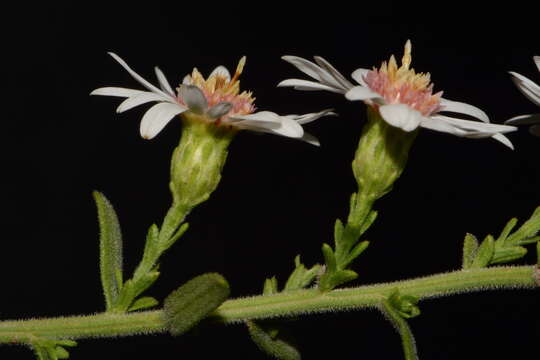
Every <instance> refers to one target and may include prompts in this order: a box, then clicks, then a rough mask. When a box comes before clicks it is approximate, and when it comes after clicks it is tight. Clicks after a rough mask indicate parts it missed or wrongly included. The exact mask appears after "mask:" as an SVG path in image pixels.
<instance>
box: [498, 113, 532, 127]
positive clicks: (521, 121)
mask: <svg viewBox="0 0 540 360" xmlns="http://www.w3.org/2000/svg"><path fill="white" fill-rule="evenodd" d="M504 123H505V124H511V125H531V124H540V114H528V115H519V116H515V117H513V118H511V119H508V120H506V121H505V122H504Z"/></svg>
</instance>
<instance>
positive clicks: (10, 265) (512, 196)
mask: <svg viewBox="0 0 540 360" xmlns="http://www.w3.org/2000/svg"><path fill="white" fill-rule="evenodd" d="M291 4H292V3H291ZM334 5H335V4H334ZM291 6H292V5H289V6H286V5H277V4H272V5H270V4H261V3H251V4H248V5H243V4H239V3H227V4H221V5H219V6H217V7H216V6H214V5H212V4H210V3H200V4H195V5H194V4H191V5H187V4H185V3H182V2H174V3H152V4H150V3H147V4H145V5H137V4H136V3H135V2H130V3H126V4H120V3H114V2H110V3H108V4H103V5H102V4H100V3H95V2H92V3H82V2H81V3H77V4H61V5H60V4H54V3H53V4H52V5H51V4H48V5H47V6H41V7H37V8H36V7H35V6H34V5H32V6H30V5H29V4H21V5H20V6H19V9H18V10H16V11H11V12H7V13H4V16H7V17H9V18H10V19H8V20H13V21H12V22H10V24H9V25H8V27H7V28H6V30H5V31H4V35H5V39H6V41H5V42H4V49H7V50H6V51H5V53H4V55H3V57H4V58H5V59H7V60H9V65H7V66H5V69H6V70H7V71H6V75H5V77H4V81H6V80H7V83H6V82H4V83H5V84H7V85H5V88H6V89H7V90H8V92H9V94H8V96H7V97H4V101H5V102H4V104H3V105H4V106H3V110H4V111H3V113H4V119H3V125H4V128H3V131H4V138H3V144H4V146H5V150H4V152H3V156H2V159H3V179H4V181H6V183H5V185H4V187H3V188H4V193H5V196H4V197H3V199H4V201H3V204H2V205H3V208H4V209H5V212H6V214H7V215H6V216H5V217H4V220H3V226H2V227H3V229H5V232H4V234H5V235H4V236H3V239H2V251H1V253H0V257H1V259H0V260H1V261H0V274H2V290H1V296H0V318H1V319H15V318H27V317H50V316H57V315H70V314H88V313H94V312H99V311H101V310H103V305H102V303H103V300H102V294H101V290H100V283H99V275H98V263H97V261H98V243H97V239H98V228H97V221H96V215H95V206H94V204H93V200H92V197H91V191H92V190H94V189H98V190H100V191H102V192H104V193H105V194H106V195H107V196H108V197H109V199H110V200H111V201H112V203H113V204H115V207H116V209H117V211H118V214H119V217H120V220H121V222H122V224H123V232H124V236H125V250H126V254H125V267H126V272H127V274H130V273H131V271H132V270H133V268H134V267H135V266H136V264H137V262H138V260H139V258H140V255H141V252H142V246H143V239H144V235H145V232H146V229H147V228H148V226H149V225H150V224H151V223H153V222H159V221H160V220H161V219H162V216H163V214H164V213H165V211H166V210H167V208H168V205H169V201H170V195H169V192H168V188H167V182H168V166H169V159H170V154H171V152H172V149H173V148H174V146H175V145H176V143H177V141H178V138H179V135H180V131H181V126H180V124H179V122H172V123H171V124H169V125H168V126H167V127H166V128H165V130H164V131H163V132H162V133H160V134H159V135H158V136H157V137H156V138H155V139H153V140H151V141H146V140H143V139H141V138H140V137H139V133H138V125H139V120H140V118H141V117H142V114H143V113H144V111H145V110H146V107H145V106H141V107H139V108H136V109H133V110H130V111H128V112H126V113H123V114H116V113H115V111H114V110H115V108H116V106H117V105H118V103H119V101H118V99H115V98H107V97H90V96H88V94H89V92H90V91H91V90H93V89H95V88H97V87H102V86H123V87H128V88H140V86H139V84H138V83H136V82H135V81H134V80H133V79H132V78H130V76H129V75H128V74H127V73H126V72H125V71H124V70H123V69H122V68H121V67H120V66H119V65H118V64H117V63H115V62H114V61H113V60H112V58H110V57H109V56H108V55H107V54H106V51H114V52H116V53H117V54H119V55H120V56H122V57H123V58H124V59H125V60H126V61H127V62H128V64H130V65H131V66H132V67H133V68H134V69H135V70H136V71H137V72H138V73H139V74H141V75H142V76H143V77H145V78H146V79H148V80H150V81H151V82H153V83H156V81H155V78H154V74H153V66H155V65H158V66H159V67H160V68H161V69H162V70H163V71H164V72H165V74H166V75H167V77H168V78H169V81H170V82H171V83H173V84H174V83H177V82H179V81H181V78H182V77H183V76H184V75H185V74H187V73H189V72H191V69H192V68H193V67H194V66H196V67H198V69H199V70H201V72H202V73H203V74H206V75H207V74H208V73H209V72H210V71H211V70H212V69H213V68H214V67H215V66H217V65H220V64H223V65H225V66H227V67H228V68H229V69H234V67H235V66H236V64H237V61H238V59H239V58H240V57H241V56H242V55H247V66H246V68H245V71H244V74H243V76H242V82H241V84H242V88H243V89H250V90H252V91H253V92H254V94H255V96H256V98H257V100H256V104H257V107H258V108H259V109H260V110H271V111H274V112H276V113H279V114H290V113H308V112H314V111H318V110H320V109H323V108H327V107H333V108H335V109H336V111H337V112H338V113H339V114H340V116H339V117H336V118H323V119H321V120H319V121H317V122H314V123H312V124H309V125H307V126H306V127H305V128H306V130H307V131H308V132H311V133H312V134H314V135H316V136H317V137H318V138H319V139H320V141H321V143H322V146H321V147H320V148H316V147H313V146H310V145H308V144H305V143H302V142H299V141H294V140H291V139H287V138H282V137H277V136H271V135H257V134H253V133H250V132H242V133H240V134H239V135H238V136H237V137H236V138H235V140H234V141H233V143H232V145H231V147H230V156H229V159H228V161H227V164H226V167H225V170H224V173H223V180H222V182H221V185H220V186H219V188H218V190H217V191H216V192H215V193H214V194H213V195H212V197H211V199H210V200H209V201H208V202H206V203H204V204H203V205H201V206H199V207H198V208H197V209H196V210H195V211H193V213H192V214H191V215H190V216H189V219H188V220H189V222H190V225H191V228H190V230H189V232H188V233H187V234H186V235H185V236H184V237H183V239H182V241H180V242H179V243H178V244H176V245H175V246H174V247H173V248H172V249H171V250H170V251H169V252H168V254H166V255H165V257H164V258H163V260H162V268H161V269H162V276H161V277H160V279H159V281H158V282H157V283H156V284H155V286H154V287H153V288H152V289H151V290H150V291H149V293H148V294H149V295H152V296H155V297H157V298H158V299H160V300H162V299H164V298H165V297H166V296H167V294H168V293H169V292H170V291H172V290H173V289H175V288H176V287H178V286H179V285H180V284H182V283H183V282H185V281H186V280H188V279H189V278H191V277H193V276H195V275H198V274H201V273H205V272H212V271H217V272H220V273H221V274H223V275H224V276H225V277H226V278H227V279H228V280H229V282H230V284H231V287H232V296H233V297H239V296H247V295H253V294H257V293H259V292H260V291H261V287H262V283H263V280H264V278H265V277H269V276H272V275H276V276H277V277H278V278H279V279H280V280H281V281H283V280H284V279H285V278H286V276H287V275H288V274H289V273H290V271H291V270H292V262H293V258H294V256H295V255H297V254H302V259H303V261H304V262H305V263H306V264H308V265H311V264H313V263H315V262H320V261H322V260H321V255H320V250H319V249H320V246H321V244H322V243H323V242H331V233H332V227H333V223H334V221H335V219H336V218H344V217H345V216H346V214H347V202H348V198H349V196H350V194H351V193H352V192H353V191H355V183H354V180H353V178H352V174H351V171H350V161H351V159H352V156H353V152H354V150H355V147H356V143H357V141H358V136H359V132H360V130H361V127H362V125H363V123H364V121H365V106H364V105H363V104H361V103H351V102H348V101H346V100H345V99H344V98H343V97H342V96H340V95H336V94H331V93H304V92H298V91H294V90H292V89H288V88H285V89H283V88H275V85H276V84H277V83H278V82H279V81H281V80H283V79H286V78H290V77H302V78H305V77H304V76H303V75H301V73H300V72H299V71H297V70H296V69H295V68H293V67H292V66H291V65H289V64H287V63H285V62H284V61H282V60H280V57H281V56H282V55H285V54H289V55H297V56H302V57H305V58H311V57H312V56H313V55H321V56H323V57H325V58H326V59H327V60H329V61H330V62H331V63H332V64H333V65H334V66H335V67H336V68H338V69H340V70H341V71H342V72H343V74H345V75H348V74H350V73H351V72H352V71H353V70H355V69H356V68H358V67H368V68H369V67H371V66H379V65H380V62H381V61H382V60H386V59H388V57H389V56H390V55H391V54H392V53H394V54H396V55H398V57H400V56H401V54H402V49H403V44H404V43H405V41H406V40H407V39H411V40H412V42H413V67H414V68H415V69H416V70H418V71H422V72H426V71H429V72H431V74H432V78H433V81H434V83H435V90H436V91H438V90H444V96H445V97H446V98H449V99H452V100H457V101H464V102H467V103H470V104H474V105H476V106H478V107H480V108H482V109H484V110H485V111H486V112H487V113H488V114H489V115H490V117H491V120H492V121H493V122H495V123H500V122H502V121H504V120H506V119H508V118H510V117H512V116H515V115H520V114H526V113H532V112H537V111H538V108H537V107H536V106H535V105H534V104H532V103H530V102H529V101H528V100H527V99H526V98H524V97H523V96H522V95H521V94H520V93H519V92H518V91H517V89H516V88H515V87H514V85H513V84H512V82H511V81H510V77H509V75H508V73H507V71H508V70H514V71H517V72H519V73H521V74H523V75H525V76H527V77H529V78H531V79H533V80H535V81H540V74H538V72H537V70H536V68H535V66H534V63H533V61H532V56H533V55H536V54H540V48H539V47H538V39H537V36H538V32H537V31H536V28H535V24H534V23H531V22H528V21H526V20H525V19H523V18H521V17H518V16H512V11H515V12H517V11H519V12H520V13H526V12H527V9H526V8H520V7H519V5H514V7H513V9H514V10H512V11H508V14H507V15H508V16H506V17H505V16H500V17H493V16H487V15H486V14H485V13H480V12H479V13H478V14H476V13H469V12H465V11H461V10H460V9H457V11H455V14H454V13H452V12H451V11H449V9H448V8H446V7H444V6H443V7H441V8H439V9H434V8H432V9H428V10H427V11H423V12H416V11H413V10H411V9H408V10H407V11H402V10H401V9H397V8H396V7H394V6H393V5H392V3H388V2H387V3H385V4H384V5H380V4H379V5H376V4H373V5H367V4H362V6H361V7H360V8H358V9H356V8H352V7H346V6H343V7H337V6H335V7H332V10H330V7H329V4H324V5H320V7H319V5H315V4H311V5H310V6H306V7H304V8H303V11H302V12H299V11H294V12H293V11H292V9H291ZM492 10H493V9H492ZM500 10H505V9H500ZM465 14H466V15H467V16H465ZM503 15H504V14H503ZM464 16H465V17H464ZM443 19H444V20H443ZM510 19H513V20H510ZM4 24H6V23H5V22H4ZM509 137H510V139H511V140H512V141H513V143H514V145H515V147H516V150H515V151H513V152H512V151H510V150H508V149H506V148H505V147H504V146H503V145H501V144H500V143H498V142H496V141H493V140H490V139H484V140H471V139H463V138H457V137H453V136H450V135H446V134H440V133H434V132H431V131H428V130H425V131H422V132H421V134H420V136H419V137H418V139H417V140H416V143H415V144H414V146H413V149H412V151H411V154H410V161H409V165H408V167H407V169H406V171H405V173H404V174H403V176H402V177H401V178H400V180H399V181H398V182H397V183H396V185H395V189H394V191H393V192H392V193H390V194H389V195H387V196H386V197H385V198H383V199H382V200H380V201H379V202H378V203H377V205H376V207H377V209H379V210H381V212H380V217H379V219H378V221H377V222H376V224H375V225H374V226H373V227H372V229H371V230H370V231H369V233H368V234H367V238H368V239H369V240H371V241H372V245H371V246H370V248H369V250H368V251H367V252H366V253H365V254H364V255H363V256H362V257H361V258H360V259H359V260H358V261H357V263H356V265H355V270H357V272H358V273H359V274H360V278H359V279H358V280H357V282H356V284H369V283H374V282H385V281H392V280H398V279H407V278H411V277H417V276H422V275H428V274H432V273H440V272H445V271H451V270H455V269H458V268H459V266H460V257H461V245H462V239H463V236H464V234H465V232H471V233H473V234H476V235H477V236H478V237H483V236H485V235H486V234H488V233H493V234H498V233H499V231H500V230H501V228H502V227H503V226H504V224H505V223H506V221H507V220H508V219H509V218H511V217H513V216H516V217H518V218H520V219H525V218H527V217H528V216H529V215H530V214H531V213H532V211H533V210H534V208H535V207H536V206H538V205H539V204H540V186H539V184H540V163H539V161H538V155H539V154H540V139H539V138H535V137H533V136H531V135H529V134H528V132H527V131H526V129H525V128H522V129H520V130H519V131H518V132H516V133H513V134H511V135H510V136H509ZM535 259H536V257H535V254H534V251H532V249H531V251H530V254H528V255H527V256H526V258H525V260H524V261H523V263H533V262H534V261H535ZM539 301H540V292H538V291H531V290H526V291H525V290H516V291H508V290H505V291H496V292H495V291H491V292H485V293H481V294H468V295H463V296H455V297H451V298H442V299H436V300H430V301H426V302H422V304H421V309H422V315H421V316H420V317H417V318H415V319H412V320H411V321H410V324H411V326H412V329H413V331H414V332H415V335H416V339H417V344H418V349H419V354H420V357H421V358H423V359H456V358H473V357H479V356H482V358H493V359H505V358H506V357H507V356H510V354H514V355H515V356H516V357H517V358H525V357H526V356H527V354H529V353H532V352H533V351H536V349H537V342H538V336H539V334H540V321H539V320H538V318H539V316H540V312H539V306H538V304H539ZM286 325H287V327H288V328H290V330H291V331H293V333H295V334H296V337H297V341H298V343H299V344H300V348H301V349H302V353H303V355H304V358H306V359H314V358H318V357H321V355H322V354H331V353H334V354H335V356H334V357H336V358H340V359H358V358H366V359H367V358H382V359H386V358H392V359H398V358H400V357H401V349H400V341H399V338H398V336H397V334H396V333H395V332H394V330H393V329H392V327H391V326H390V325H389V324H388V323H387V322H385V321H384V319H383V318H382V316H381V315H380V314H378V313H377V312H375V311H361V312H346V313H335V314H327V315H317V316H309V317H304V318H302V319H301V321H297V322H290V323H289V322H288V323H287V324H286ZM216 351H219V354H220V355H219V356H220V357H226V358H239V359H264V358H265V356H264V355H263V354H262V353H260V352H259V351H258V350H257V348H256V347H255V345H253V344H252V343H251V342H250V340H249V338H248V335H247V332H246V330H245V329H244V327H243V326H240V325H234V326H220V327H213V328H204V329H201V331H197V332H192V333H190V334H187V335H185V336H182V337H180V338H171V337H169V336H146V337H132V338H123V339H115V340H114V341H113V340H110V339H98V340H85V341H80V343H79V346H78V347H77V348H75V349H74V350H73V351H72V358H73V359H94V358H95V357H96V356H103V357H106V358H124V357H127V356H131V358H133V359H145V358H147V357H151V358H184V359H196V358H204V357H211V356H214V354H215V352H216ZM511 351H514V353H512V352H511ZM0 354H1V355H0V356H1V358H2V359H8V358H9V359H29V358H31V356H32V355H31V354H30V352H29V351H28V350H27V349H24V348H20V347H2V348H1V349H0Z"/></svg>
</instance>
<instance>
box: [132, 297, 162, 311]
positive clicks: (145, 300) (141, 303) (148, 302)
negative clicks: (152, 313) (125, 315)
mask: <svg viewBox="0 0 540 360" xmlns="http://www.w3.org/2000/svg"><path fill="white" fill-rule="evenodd" d="M158 304H159V301H157V300H156V299H154V298H153V297H150V296H145V297H142V298H139V299H137V300H135V302H134V303H133V305H131V306H130V307H129V309H128V311H135V310H142V309H148V308H151V307H154V306H156V305H158Z"/></svg>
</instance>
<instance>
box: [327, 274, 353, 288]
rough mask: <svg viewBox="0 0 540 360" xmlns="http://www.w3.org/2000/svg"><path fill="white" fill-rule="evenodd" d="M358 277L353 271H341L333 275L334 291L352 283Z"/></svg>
mask: <svg viewBox="0 0 540 360" xmlns="http://www.w3.org/2000/svg"><path fill="white" fill-rule="evenodd" d="M357 277H358V274H357V273H356V272H354V271H352V270H339V271H336V272H335V273H334V274H333V275H332V289H333V288H335V287H337V286H339V285H342V284H345V283H346V282H349V281H352V280H354V279H356V278H357Z"/></svg>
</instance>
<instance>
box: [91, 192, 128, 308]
mask: <svg viewBox="0 0 540 360" xmlns="http://www.w3.org/2000/svg"><path fill="white" fill-rule="evenodd" d="M93 195H94V199H95V201H96V205H97V210H98V219H99V228H100V236H99V252H100V259H99V260H100V261H99V267H100V272H101V285H102V287H103V294H104V295H105V304H106V308H107V310H110V309H111V308H112V307H113V305H114V303H115V302H116V300H117V298H118V295H119V293H120V289H121V288H122V283H123V280H122V233H121V231H120V224H119V222H118V217H117V216H116V212H115V211H114V208H113V206H112V205H111V203H110V202H109V200H107V198H106V197H105V196H104V195H103V194H102V193H100V192H98V191H94V192H93Z"/></svg>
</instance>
